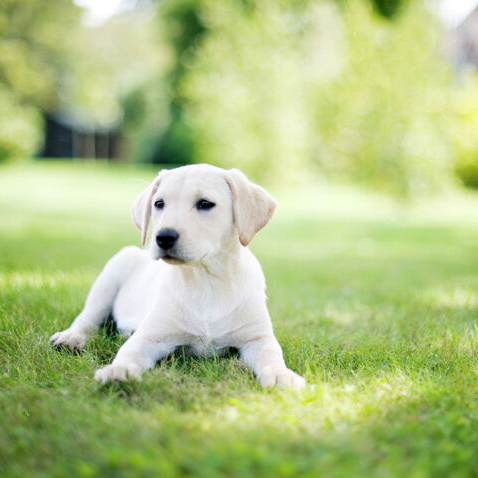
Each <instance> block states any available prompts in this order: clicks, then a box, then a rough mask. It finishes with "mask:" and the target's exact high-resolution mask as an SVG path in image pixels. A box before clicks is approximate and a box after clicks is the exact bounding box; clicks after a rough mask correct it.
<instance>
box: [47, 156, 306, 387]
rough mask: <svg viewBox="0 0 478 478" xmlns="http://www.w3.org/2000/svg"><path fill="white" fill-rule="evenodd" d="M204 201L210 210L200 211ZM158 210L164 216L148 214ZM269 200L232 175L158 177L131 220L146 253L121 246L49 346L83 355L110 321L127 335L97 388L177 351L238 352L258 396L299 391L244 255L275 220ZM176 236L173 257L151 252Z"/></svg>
mask: <svg viewBox="0 0 478 478" xmlns="http://www.w3.org/2000/svg"><path fill="white" fill-rule="evenodd" d="M202 199H205V200H207V201H209V202H211V203H213V204H215V206H214V207H213V208H211V209H208V210H200V209H198V207H197V204H198V201H200V200H202ZM159 200H162V201H164V207H162V208H157V207H155V206H154V204H155V202H156V201H159ZM275 208H276V203H275V201H274V199H273V198H272V197H271V196H270V195H269V194H268V193H267V192H266V191H265V190H264V189H263V188H261V187H260V186H258V185H256V184H253V183H252V182H250V181H249V180H248V179H247V178H246V176H244V174H242V173H241V172H240V171H238V170H229V171H227V170H223V169H220V168H216V167H214V166H210V165H206V164H202V165H192V166H184V167H181V168H176V169H173V170H169V171H165V170H163V171H161V173H160V174H159V175H158V177H157V178H156V179H155V180H154V181H153V183H152V184H151V185H150V186H149V187H148V188H147V189H146V190H145V191H143V192H142V193H141V194H140V195H139V196H138V198H137V199H136V200H135V201H134V203H133V207H132V215H133V221H134V223H135V224H136V226H137V227H138V229H140V231H141V234H142V242H143V245H144V243H145V242H146V238H147V233H148V226H149V223H150V222H151V223H152V229H153V234H152V239H151V241H150V244H149V252H148V251H147V250H143V249H140V248H138V247H135V246H129V247H125V248H124V249H122V250H121V251H119V252H118V253H117V254H116V255H115V256H113V257H112V258H111V259H110V260H109V261H108V263H107V264H106V265H105V267H104V269H103V271H102V272H101V274H100V275H99V276H98V278H97V279H96V280H95V282H94V284H93V286H92V288H91V290H90V292H89V294H88V297H87V299H86V303H85V307H84V309H83V310H82V312H81V313H80V314H79V315H78V317H77V318H76V319H75V320H74V321H73V323H72V324H71V326H70V327H69V328H68V329H66V330H64V331H63V332H57V333H56V334H54V335H53V336H52V337H51V339H50V340H51V344H52V345H53V346H54V347H58V346H61V345H63V346H65V347H67V348H69V349H70V350H75V349H81V348H83V347H84V345H85V342H86V340H87V336H88V334H89V333H91V332H93V331H94V330H96V329H97V328H98V327H99V326H100V324H101V323H102V321H103V320H104V319H105V317H107V315H108V314H109V313H110V312H112V314H113V317H114V319H115V322H116V324H117V327H118V330H119V331H120V333H122V334H123V335H125V336H130V337H129V339H128V340H127V341H126V342H125V343H124V345H123V346H122V347H121V348H120V349H119V351H118V353H117V355H116V357H115V358H114V360H113V362H112V363H111V364H110V365H107V366H106V367H103V368H101V369H99V370H97V371H96V373H95V379H96V380H98V381H99V382H102V383H105V382H107V381H112V380H121V381H122V380H128V379H136V380H140V379H141V375H142V373H143V371H144V370H146V369H148V368H151V367H153V366H154V364H155V363H156V362H157V361H158V360H160V359H161V358H163V357H165V356H167V355H169V354H171V353H172V352H173V351H174V350H175V349H176V348H178V347H180V346H186V347H187V348H188V349H189V350H190V351H191V352H192V353H193V354H196V355H212V354H216V355H219V354H220V353H221V352H222V351H224V350H225V349H226V348H228V347H235V348H237V349H238V350H239V353H240V357H241V360H242V361H243V362H244V363H245V364H247V365H248V366H250V367H251V368H252V370H253V371H254V374H255V375H256V377H257V378H258V380H259V382H260V383H261V385H262V386H263V387H269V386H273V385H279V386H285V387H291V388H294V389H300V388H302V387H303V386H304V384H305V381H304V379H303V378H302V377H300V376H299V375H297V374H296V373H294V372H293V371H292V370H290V369H288V368H287V367H286V365H285V362H284V359H283V354H282V349H281V347H280V345H279V343H278V342H277V340H276V338H275V336H274V333H273V329H272V324H271V320H270V317H269V313H268V310H267V306H266V295H265V279H264V275H263V273H262V269H261V267H260V264H259V262H258V261H257V259H256V258H255V257H254V255H253V254H252V252H251V251H250V250H249V248H248V247H247V244H248V243H249V242H250V241H251V240H252V238H253V237H254V235H255V234H256V233H257V232H258V231H259V230H260V229H262V228H263V227H264V226H265V225H266V224H267V223H268V222H269V220H270V219H271V217H272V215H273V214H274V211H275ZM164 228H169V229H173V230H175V231H177V232H178V233H179V239H178V240H177V243H176V244H175V245H174V247H173V248H171V250H169V249H168V250H163V249H162V248H161V247H159V246H158V245H157V243H156V240H155V238H156V235H157V234H158V232H159V231H160V230H164Z"/></svg>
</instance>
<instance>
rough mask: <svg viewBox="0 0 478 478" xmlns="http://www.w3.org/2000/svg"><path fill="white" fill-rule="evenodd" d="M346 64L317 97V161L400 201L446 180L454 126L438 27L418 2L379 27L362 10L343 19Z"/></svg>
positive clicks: (357, 7)
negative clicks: (440, 56) (334, 79)
mask: <svg viewBox="0 0 478 478" xmlns="http://www.w3.org/2000/svg"><path fill="white" fill-rule="evenodd" d="M344 22H345V32H346V40H347V60H346V63H345V67H344V69H343V70H342V72H341V74H340V75H339V76H338V77H337V79H336V81H334V82H333V83H332V84H330V85H329V86H328V87H327V88H325V89H318V90H317V98H318V99H319V103H318V104H317V110H316V118H317V131H318V138H319V141H320V144H319V148H318V161H319V162H320V164H321V165H322V167H323V168H324V169H325V170H326V171H333V172H336V173H341V174H346V175H349V176H352V177H354V178H355V179H360V180H363V181H365V182H366V183H368V184H370V185H373V186H375V187H379V188H382V189H386V190H389V191H393V192H395V193H397V194H402V195H413V194H417V193H424V192H427V191H430V190H431V189H432V188H434V187H436V185H437V184H439V183H440V182H442V181H443V180H444V179H446V178H447V177H450V171H451V168H452V158H453V155H454V146H453V142H452V139H451V136H450V134H449V131H450V130H451V126H452V124H454V123H456V120H457V118H456V115H455V111H454V109H455V108H454V89H455V87H454V85H453V76H452V71H451V67H450V65H448V64H446V63H445V62H444V61H443V60H441V59H440V58H439V56H438V55H437V51H438V45H439V42H440V40H441V26H440V25H438V23H437V20H436V19H435V18H434V17H433V16H432V14H431V12H430V11H429V10H428V9H427V8H426V7H425V5H424V4H423V3H421V2H410V3H409V4H407V5H406V8H404V9H403V11H402V14H401V15H399V16H398V17H397V18H396V19H395V21H394V22H384V21H383V20H381V19H380V18H378V17H377V16H376V15H374V12H373V11H372V9H371V8H370V7H368V6H367V4H366V3H364V2H359V1H357V2H350V3H349V4H348V7H347V9H346V10H345V12H344Z"/></svg>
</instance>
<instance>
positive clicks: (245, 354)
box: [240, 334, 305, 390]
mask: <svg viewBox="0 0 478 478" xmlns="http://www.w3.org/2000/svg"><path fill="white" fill-rule="evenodd" d="M240 352H241V356H242V360H243V361H244V363H245V364H246V365H249V366H250V367H251V368H252V370H253V371H254V374H255V375H256V377H257V379H258V380H259V383H260V384H261V385H262V386H263V387H273V386H274V385H278V386H279V387H288V388H293V389H295V390H300V389H301V388H302V387H303V386H304V385H305V380H304V379H303V378H302V377H301V376H300V375H297V374H296V373H295V372H293V371H292V370H290V369H289V368H287V367H286V364H285V362H284V358H283V355H282V349H281V347H280V345H279V342H277V339H276V338H275V337H274V335H273V334H268V335H266V336H264V337H259V338H256V339H254V340H252V341H250V342H247V343H246V344H245V345H244V346H243V347H241V349H240Z"/></svg>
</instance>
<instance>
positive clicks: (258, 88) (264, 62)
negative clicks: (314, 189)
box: [160, 0, 454, 196]
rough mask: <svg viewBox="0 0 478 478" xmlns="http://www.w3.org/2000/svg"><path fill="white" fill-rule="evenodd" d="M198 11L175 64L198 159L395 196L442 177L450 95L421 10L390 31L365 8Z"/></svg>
mask: <svg viewBox="0 0 478 478" xmlns="http://www.w3.org/2000/svg"><path fill="white" fill-rule="evenodd" d="M187 4H188V5H191V3H190V2H189V3H187ZM397 5H398V3H397ZM384 8H385V7H384ZM387 8H388V7H387ZM390 8H391V7H390ZM194 11H195V15H196V17H195V18H196V21H197V19H199V21H201V22H202V25H203V29H201V30H200V32H201V33H200V34H199V36H198V39H197V41H195V42H193V43H192V44H188V47H187V49H186V50H185V51H184V52H182V53H181V55H179V54H178V55H177V61H178V62H181V64H182V66H181V67H177V69H178V70H177V71H180V73H179V74H178V75H177V76H176V79H177V81H176V86H175V87H174V89H175V90H177V91H178V93H177V95H178V97H179V98H181V105H182V109H181V121H183V122H184V124H186V125H188V127H189V129H188V130H187V131H190V132H192V135H193V139H194V142H193V149H192V153H193V159H194V160H195V161H200V162H212V163H215V164H219V165H222V166H226V167H229V166H239V167H241V168H242V169H244V170H245V171H246V172H247V173H249V174H250V175H251V176H252V177H256V178H264V177H265V176H273V177H279V178H288V179H290V178H291V177H294V176H297V177H299V178H300V177H301V173H302V172H304V171H310V170H311V169H313V167H314V166H315V167H317V166H318V167H319V169H320V170H322V172H325V173H331V174H334V175H337V174H338V175H342V176H347V177H353V178H356V179H358V180H361V181H364V182H365V183H367V184H369V185H372V186H373V187H378V188H381V189H384V190H387V191H389V192H392V193H394V194H397V195H402V196H412V195H415V194H421V193H426V192H428V191H430V190H431V189H432V188H434V187H436V186H437V185H439V184H440V183H442V182H444V181H445V180H446V178H447V177H449V176H450V170H451V164H450V161H449V158H450V157H452V156H453V154H454V150H453V144H452V143H453V142H452V141H451V140H450V138H449V137H448V135H447V134H446V132H447V129H448V128H449V126H450V123H451V122H452V121H454V116H453V115H454V105H453V98H452V95H453V88H454V87H453V82H452V77H451V76H452V75H451V72H450V68H449V67H447V65H446V64H445V63H444V61H443V60H441V59H439V58H438V57H437V55H436V50H437V48H438V44H439V41H440V38H441V30H440V28H439V26H438V24H437V22H436V20H434V18H433V16H432V14H431V12H430V11H429V10H428V9H427V8H425V6H424V5H423V4H422V2H406V3H404V4H403V5H402V6H401V7H400V15H396V16H394V17H393V21H392V22H390V21H387V20H384V19H383V18H382V17H380V16H378V15H377V14H376V12H375V11H374V9H373V8H372V6H371V5H370V3H369V2H366V1H362V0H361V1H356V2H345V3H344V4H343V5H342V6H341V8H340V9H339V8H338V7H337V6H336V5H335V3H334V2H332V1H327V0H322V1H317V2H300V3H290V2H275V1H268V0H264V1H261V2H251V3H249V4H247V6H245V4H243V3H241V2H236V1H233V0H229V1H221V2H218V1H216V0H201V1H200V2H195V10H194ZM390 14H391V13H390ZM160 18H161V11H160ZM186 29H187V28H186ZM179 43H180V44H181V45H183V43H181V42H179ZM175 50H178V48H175Z"/></svg>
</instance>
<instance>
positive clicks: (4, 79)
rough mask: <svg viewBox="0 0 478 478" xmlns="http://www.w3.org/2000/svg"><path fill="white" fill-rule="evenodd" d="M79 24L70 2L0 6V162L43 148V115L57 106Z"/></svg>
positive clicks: (6, 0) (29, 0) (28, 0)
mask: <svg viewBox="0 0 478 478" xmlns="http://www.w3.org/2000/svg"><path fill="white" fill-rule="evenodd" d="M59 18H61V21H58V19H59ZM78 21H79V8H78V7H75V6H74V5H73V3H72V2H71V1H70V0H48V2H43V1H41V0H24V1H23V0H22V1H21V2H18V1H16V0H3V1H2V2H1V3H0V110H1V112H2V119H1V122H0V162H1V161H3V160H5V159H8V158H15V157H21V156H25V155H30V154H32V153H34V152H35V151H36V150H37V149H38V147H39V145H40V144H41V135H42V121H41V113H40V110H41V109H43V110H51V109H54V108H56V107H57V106H58V104H59V92H60V91H61V80H62V76H61V75H60V72H62V71H63V69H64V65H65V62H66V59H67V58H68V57H69V52H70V50H69V46H70V39H71V36H72V35H74V29H75V26H76V25H77V24H78Z"/></svg>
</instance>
